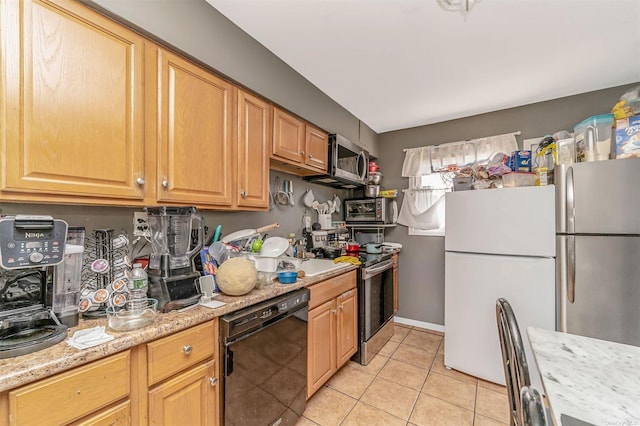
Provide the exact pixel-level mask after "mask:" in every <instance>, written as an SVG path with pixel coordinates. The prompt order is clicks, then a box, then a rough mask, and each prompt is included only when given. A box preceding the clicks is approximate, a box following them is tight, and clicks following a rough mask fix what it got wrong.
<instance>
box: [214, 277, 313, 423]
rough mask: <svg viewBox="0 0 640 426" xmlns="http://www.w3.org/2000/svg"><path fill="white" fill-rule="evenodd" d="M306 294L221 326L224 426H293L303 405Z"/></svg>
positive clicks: (224, 320)
mask: <svg viewBox="0 0 640 426" xmlns="http://www.w3.org/2000/svg"><path fill="white" fill-rule="evenodd" d="M308 305H309V290H308V289H306V288H303V289H300V290H296V291H293V292H291V293H287V294H284V295H281V296H278V297H275V298H273V299H269V300H267V301H264V302H261V303H258V304H256V305H253V306H250V307H248V308H244V309H241V310H239V311H236V312H233V313H230V314H227V315H224V316H223V317H221V321H220V343H221V352H220V353H221V354H223V357H222V358H223V360H222V361H223V369H224V380H223V383H222V392H223V398H224V406H223V413H222V418H223V419H224V424H226V425H234V426H242V425H247V426H249V425H250V426H260V425H265V426H271V425H295V424H296V422H297V421H298V419H299V418H300V416H302V413H303V412H304V409H305V405H306V399H307V398H306V396H307V394H306V389H307V314H308Z"/></svg>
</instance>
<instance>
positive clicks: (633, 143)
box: [616, 115, 640, 158]
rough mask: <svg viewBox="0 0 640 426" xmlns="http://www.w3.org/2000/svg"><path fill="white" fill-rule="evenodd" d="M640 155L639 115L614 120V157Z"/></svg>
mask: <svg viewBox="0 0 640 426" xmlns="http://www.w3.org/2000/svg"><path fill="white" fill-rule="evenodd" d="M629 157H640V115H634V116H631V117H626V118H620V119H618V120H616V158H629Z"/></svg>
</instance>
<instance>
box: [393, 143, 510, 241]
mask: <svg viewBox="0 0 640 426" xmlns="http://www.w3.org/2000/svg"><path fill="white" fill-rule="evenodd" d="M518 134H520V132H515V133H505V134H502V135H495V136H488V137H484V138H478V139H471V140H469V141H459V142H450V143H446V144H441V145H432V146H424V147H420V148H411V149H407V150H405V158H404V163H403V165H402V177H408V178H410V179H409V182H410V183H409V188H407V189H406V190H405V191H404V198H403V200H402V207H401V208H400V213H399V215H398V223H399V224H400V225H404V226H408V227H410V228H415V229H418V230H434V229H443V228H444V211H445V205H444V204H445V203H444V200H445V197H444V194H445V193H446V192H447V191H449V190H450V188H451V185H445V184H444V182H443V183H442V185H438V186H435V187H434V186H425V182H424V179H420V177H421V176H427V175H430V174H431V173H433V172H438V171H440V170H446V169H447V167H448V166H450V165H456V166H458V167H463V166H468V165H473V164H487V162H488V161H489V160H490V159H491V158H492V157H493V156H494V155H495V154H497V153H505V154H510V153H511V152H512V151H515V150H517V149H518V143H517V141H516V135H518Z"/></svg>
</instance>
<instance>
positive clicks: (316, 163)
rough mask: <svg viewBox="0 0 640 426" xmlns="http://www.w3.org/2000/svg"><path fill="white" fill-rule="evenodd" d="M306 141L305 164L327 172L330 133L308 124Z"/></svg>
mask: <svg viewBox="0 0 640 426" xmlns="http://www.w3.org/2000/svg"><path fill="white" fill-rule="evenodd" d="M305 141H306V157H305V164H306V165H308V166H309V167H313V168H316V169H318V171H321V172H323V173H326V172H327V165H328V161H327V157H328V155H329V135H328V134H327V133H326V132H324V131H322V130H320V129H317V128H315V127H313V126H310V125H308V124H307V125H306V139H305Z"/></svg>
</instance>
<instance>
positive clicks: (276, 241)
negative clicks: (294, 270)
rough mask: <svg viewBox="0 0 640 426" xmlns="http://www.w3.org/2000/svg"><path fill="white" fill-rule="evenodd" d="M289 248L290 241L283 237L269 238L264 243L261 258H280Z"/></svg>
mask: <svg viewBox="0 0 640 426" xmlns="http://www.w3.org/2000/svg"><path fill="white" fill-rule="evenodd" d="M288 248H289V241H288V240H287V239H286V238H282V237H269V238H267V239H266V240H264V243H262V248H261V249H260V256H265V257H278V256H281V255H283V254H284V252H285V251H287V249H288Z"/></svg>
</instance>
